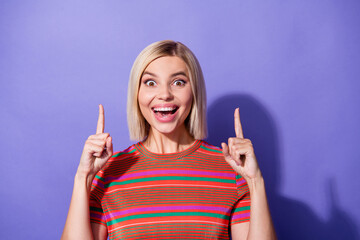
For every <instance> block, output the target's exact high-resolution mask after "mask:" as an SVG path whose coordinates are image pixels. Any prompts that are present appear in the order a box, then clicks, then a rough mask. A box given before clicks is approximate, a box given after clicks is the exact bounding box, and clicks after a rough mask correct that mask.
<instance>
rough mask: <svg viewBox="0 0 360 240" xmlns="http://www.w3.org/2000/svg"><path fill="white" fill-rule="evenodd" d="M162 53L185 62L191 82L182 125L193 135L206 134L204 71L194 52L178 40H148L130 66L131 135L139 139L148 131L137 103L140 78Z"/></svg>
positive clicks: (144, 136)
mask: <svg viewBox="0 0 360 240" xmlns="http://www.w3.org/2000/svg"><path fill="white" fill-rule="evenodd" d="M164 56H177V57H179V58H181V59H182V60H183V61H184V62H185V63H186V66H187V69H188V72H189V78H190V85H191V89H192V94H193V103H192V107H191V111H190V113H189V116H188V117H187V119H186V120H185V125H186V128H187V130H188V131H189V133H190V134H191V135H192V136H193V137H194V138H195V139H203V138H205V137H206V136H207V124H206V89H205V82H204V77H203V73H202V71H201V67H200V64H199V62H198V60H197V59H196V57H195V55H194V54H193V53H192V52H191V50H190V49H189V48H187V47H186V46H185V45H184V44H182V43H180V42H175V41H172V40H163V41H158V42H155V43H152V44H150V45H149V46H147V47H146V48H145V49H144V50H142V51H141V53H140V54H139V55H138V56H137V58H136V59H135V62H134V64H133V66H132V68H131V72H130V79H129V85H128V98H127V121H128V127H129V133H130V139H131V140H136V141H141V140H144V139H145V138H146V137H147V136H148V133H149V129H150V126H149V123H147V121H146V120H145V118H144V116H143V115H142V113H141V111H140V107H139V104H138V93H139V87H140V79H141V77H142V74H143V72H144V71H145V69H146V67H147V66H148V65H149V64H150V63H151V62H152V61H154V60H155V59H158V58H160V57H164Z"/></svg>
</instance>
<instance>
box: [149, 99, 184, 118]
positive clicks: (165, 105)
mask: <svg viewBox="0 0 360 240" xmlns="http://www.w3.org/2000/svg"><path fill="white" fill-rule="evenodd" d="M155 108H177V109H176V112H175V113H174V114H167V115H164V116H162V115H160V114H156V113H155V111H154V109H155ZM151 110H152V113H153V115H154V117H155V119H156V120H157V121H159V122H162V123H168V122H171V121H172V120H174V118H175V117H176V115H177V113H178V110H179V106H177V105H175V104H168V103H165V104H156V105H154V106H152V107H151Z"/></svg>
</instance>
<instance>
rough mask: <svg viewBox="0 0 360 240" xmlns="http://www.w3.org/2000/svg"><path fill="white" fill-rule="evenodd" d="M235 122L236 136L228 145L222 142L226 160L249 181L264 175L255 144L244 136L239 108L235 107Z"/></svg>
mask: <svg viewBox="0 0 360 240" xmlns="http://www.w3.org/2000/svg"><path fill="white" fill-rule="evenodd" d="M234 124H235V133H236V137H231V138H229V139H228V145H227V144H226V143H222V144H221V146H222V150H223V154H224V157H225V160H226V161H227V163H228V164H229V165H230V166H231V167H232V168H233V169H234V170H235V171H236V172H237V173H238V174H240V175H241V176H242V177H244V178H245V180H246V181H247V182H249V180H250V181H251V180H253V179H255V178H259V177H262V176H261V171H260V169H259V165H258V163H257V160H256V157H255V153H254V148H253V145H252V143H251V141H250V140H249V139H245V138H244V135H243V131H242V127H241V122H240V113H239V108H236V109H235V113H234Z"/></svg>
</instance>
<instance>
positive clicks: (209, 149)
mask: <svg viewBox="0 0 360 240" xmlns="http://www.w3.org/2000/svg"><path fill="white" fill-rule="evenodd" d="M200 148H202V149H205V150H208V151H210V152H216V153H222V152H221V151H220V150H215V149H212V148H208V147H205V146H203V145H201V146H200Z"/></svg>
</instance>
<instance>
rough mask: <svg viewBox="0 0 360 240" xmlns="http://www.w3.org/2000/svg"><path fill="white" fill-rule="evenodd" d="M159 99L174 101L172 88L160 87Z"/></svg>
mask: <svg viewBox="0 0 360 240" xmlns="http://www.w3.org/2000/svg"><path fill="white" fill-rule="evenodd" d="M157 97H158V99H160V100H164V101H169V100H172V99H173V97H174V95H173V94H172V92H171V87H170V86H168V85H163V86H162V87H160V88H159V92H158V96H157Z"/></svg>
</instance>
